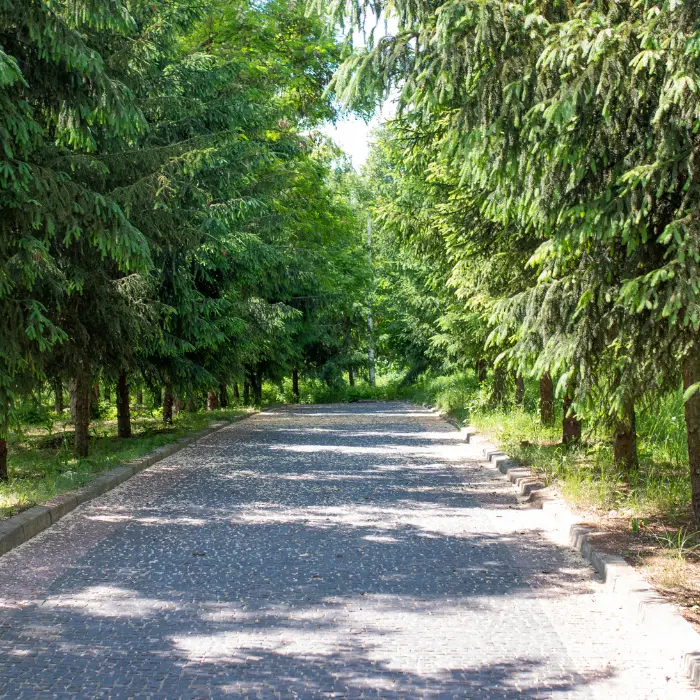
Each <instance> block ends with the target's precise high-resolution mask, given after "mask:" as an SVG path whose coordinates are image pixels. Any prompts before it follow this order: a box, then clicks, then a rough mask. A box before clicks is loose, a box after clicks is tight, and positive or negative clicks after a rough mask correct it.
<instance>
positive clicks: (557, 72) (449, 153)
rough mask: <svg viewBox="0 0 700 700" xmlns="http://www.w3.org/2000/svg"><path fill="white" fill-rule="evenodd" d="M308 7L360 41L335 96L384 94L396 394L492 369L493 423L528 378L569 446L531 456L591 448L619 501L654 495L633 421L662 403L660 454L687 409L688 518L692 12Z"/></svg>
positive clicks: (555, 6) (385, 315) (585, 6)
mask: <svg viewBox="0 0 700 700" xmlns="http://www.w3.org/2000/svg"><path fill="white" fill-rule="evenodd" d="M316 6H317V7H323V8H325V9H327V10H328V11H329V12H330V13H331V15H332V16H333V18H334V20H335V22H336V26H337V27H338V28H339V30H341V31H342V30H343V29H344V30H345V31H346V33H347V38H348V42H349V43H353V41H356V40H357V39H360V40H361V41H362V42H363V43H362V44H361V45H358V46H356V47H355V50H354V51H353V53H352V54H351V55H349V56H348V57H347V58H345V60H344V61H343V63H342V64H341V66H340V68H339V70H338V71H337V72H336V74H335V77H334V80H333V87H334V89H335V90H336V91H337V93H338V94H339V95H340V96H341V98H342V99H343V100H345V102H346V104H349V105H354V106H356V107H357V108H364V107H365V106H366V105H367V104H373V103H376V102H379V101H381V100H383V99H386V98H387V97H388V96H389V95H391V94H398V101H399V110H398V116H397V117H396V119H394V120H392V121H391V122H390V123H388V124H387V125H386V127H385V128H384V129H383V130H382V131H381V133H379V134H378V135H377V144H376V146H375V149H374V153H373V154H372V157H371V160H370V163H369V166H368V168H367V173H366V175H367V186H368V187H369V188H370V189H371V190H372V192H373V197H374V202H375V205H374V215H375V219H376V221H377V223H378V226H377V232H376V236H375V239H376V242H377V248H378V249H377V251H376V254H375V261H376V264H377V266H378V270H379V275H378V276H379V280H378V283H377V288H376V300H375V309H376V316H377V318H378V320H379V321H380V322H379V324H378V332H379V334H380V337H382V344H383V351H384V352H385V357H393V358H395V359H396V360H397V361H398V362H403V363H405V364H407V366H408V367H409V368H410V369H411V374H410V375H409V376H408V377H407V379H408V380H410V379H412V378H413V377H415V376H418V375H420V373H421V372H423V371H425V370H426V369H427V368H428V367H432V368H433V369H434V371H436V372H438V373H439V372H442V373H450V372H454V371H464V370H466V369H467V368H473V369H474V370H475V371H476V372H477V374H478V375H480V378H481V379H482V380H485V379H486V376H487V374H489V373H490V372H491V373H492V377H493V379H492V381H491V395H490V398H489V401H490V405H491V408H492V409H494V410H496V409H497V408H498V407H499V406H507V405H508V402H509V401H511V392H515V391H517V393H518V401H517V402H516V403H518V404H520V403H521V402H522V394H523V390H524V384H525V383H527V381H528V380H538V381H539V387H540V396H539V405H540V422H541V423H542V424H543V425H545V426H551V425H553V423H554V421H555V420H557V415H556V412H555V411H554V410H553V409H554V408H556V407H557V406H559V407H560V408H559V417H560V420H561V426H560V428H559V429H558V430H557V433H558V435H559V440H558V442H561V443H563V444H564V446H565V447H566V449H570V450H572V452H571V453H567V452H566V450H565V449H562V448H561V447H560V448H556V449H554V448H553V449H552V451H551V452H552V459H551V460H550V461H556V460H558V459H559V456H558V455H562V454H569V455H570V456H568V457H566V458H565V459H564V462H565V463H566V464H570V465H573V464H575V463H576V462H577V458H576V457H574V456H573V455H574V453H577V452H579V451H580V449H581V448H579V447H577V445H578V444H579V443H580V442H581V440H582V439H584V440H585V439H586V433H587V434H588V435H605V436H606V437H607V438H608V440H607V441H605V442H604V443H603V444H608V445H611V446H612V447H610V448H608V447H605V448H604V450H606V451H607V450H608V449H611V450H612V462H613V463H614V465H615V467H614V468H615V470H616V471H617V472H619V473H620V474H621V475H622V476H623V482H624V484H625V487H624V488H628V489H631V490H633V491H639V489H642V490H644V489H647V490H655V489H663V488H664V486H663V485H662V483H661V481H660V480H659V479H658V478H657V476H656V471H654V470H652V471H651V472H650V471H649V470H648V469H647V468H646V467H645V466H644V465H645V464H647V463H646V462H645V460H644V454H643V453H644V451H645V450H646V449H647V447H646V443H641V444H640V442H639V441H638V436H642V435H643V433H644V432H645V431H646V430H647V426H646V421H647V419H646V418H644V417H643V414H644V413H645V408H646V407H653V408H651V409H649V415H654V414H656V415H658V413H659V412H671V410H672V409H673V411H672V417H673V418H674V419H675V421H676V422H673V423H672V422H671V420H670V416H669V420H666V419H664V421H663V423H662V425H663V430H667V431H670V432H667V434H666V435H667V437H666V440H667V442H669V443H674V444H677V443H678V441H677V440H676V439H675V437H671V435H673V436H675V435H676V433H677V430H678V428H677V420H678V419H679V418H680V414H679V413H678V410H679V407H680V404H681V402H682V400H685V403H684V407H683V410H684V416H683V417H684V422H685V426H684V430H685V445H686V446H687V457H686V459H685V461H684V463H685V470H686V475H687V476H689V477H690V478H689V479H687V476H686V479H687V480H688V481H689V482H690V491H689V492H690V494H691V501H692V508H693V511H694V514H695V516H696V517H700V393H698V387H699V386H700V343H699V342H698V330H699V327H700V307H699V306H698V301H699V300H700V275H699V274H698V272H699V271H700V225H699V222H700V219H699V218H698V211H700V180H699V179H698V177H697V171H698V163H697V157H698V153H700V128H699V126H700V100H699V97H700V90H699V89H698V86H700V29H699V28H700V4H698V3H697V2H691V1H690V0H617V1H616V2H610V1H609V0H589V1H587V2H583V1H581V2H579V1H577V0H574V1H572V2H561V0H515V1H514V2H501V0H439V1H438V2H437V3H420V2H418V3H415V2H406V1H405V0H396V1H395V2H386V3H384V2H381V0H380V1H379V2H371V3H370V2H367V1H366V0H327V2H323V0H319V2H318V3H317V4H316ZM359 30H364V31H359ZM380 354H381V353H380ZM514 380H515V381H516V382H517V384H518V389H517V390H516V389H515V387H512V386H511V388H510V389H509V384H512V383H513V381H514ZM548 430H549V428H548ZM550 437H552V438H553V437H554V432H552V433H551V435H550ZM662 442H663V440H662ZM557 450H558V452H557ZM531 456H534V455H531ZM603 461H604V462H605V463H607V461H606V460H603ZM601 464H602V462H601ZM688 467H689V469H688ZM552 468H553V467H552ZM562 468H567V469H568V468H569V467H562ZM571 469H575V467H574V466H571ZM586 469H587V467H586ZM599 471H600V469H599ZM581 474H582V477H581V478H582V479H583V478H584V476H583V475H584V474H585V469H583V468H582V472H581ZM682 493H683V494H685V495H687V493H688V492H687V491H686V490H684V489H683V490H682ZM669 498H671V497H670V496H669ZM680 498H681V496H680V495H679V494H676V495H674V496H673V497H672V500H674V502H677V501H678V500H679V499H680Z"/></svg>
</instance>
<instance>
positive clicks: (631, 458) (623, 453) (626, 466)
mask: <svg viewBox="0 0 700 700" xmlns="http://www.w3.org/2000/svg"><path fill="white" fill-rule="evenodd" d="M614 454H615V464H616V466H618V467H619V468H620V469H622V470H623V471H625V472H627V473H629V472H631V471H634V470H635V469H636V468H637V466H638V464H639V461H638V459H637V417H636V415H635V412H634V401H633V400H628V401H627V402H626V403H625V407H624V413H623V416H622V418H621V419H620V420H618V422H617V425H616V426H615V443H614Z"/></svg>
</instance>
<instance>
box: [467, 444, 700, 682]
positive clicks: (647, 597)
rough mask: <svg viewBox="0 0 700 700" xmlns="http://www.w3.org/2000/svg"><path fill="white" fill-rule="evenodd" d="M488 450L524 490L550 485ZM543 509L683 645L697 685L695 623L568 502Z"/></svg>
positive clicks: (699, 648)
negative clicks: (602, 545) (600, 545)
mask: <svg viewBox="0 0 700 700" xmlns="http://www.w3.org/2000/svg"><path fill="white" fill-rule="evenodd" d="M473 439H474V436H473V434H470V440H473ZM477 439H478V437H477ZM482 454H483V456H484V457H485V459H486V460H487V462H485V463H484V462H479V464H481V466H484V467H496V468H497V469H498V470H499V471H500V472H502V473H504V474H506V476H507V477H508V479H509V480H510V481H511V482H513V483H514V484H515V485H516V486H517V487H518V488H519V490H520V491H521V492H526V493H531V492H532V491H533V490H536V489H540V488H544V484H542V483H541V482H538V481H537V480H536V479H535V478H533V477H532V476H531V474H530V472H529V470H527V469H518V468H508V466H507V464H508V456H507V455H506V454H504V453H503V452H500V451H499V450H496V449H494V448H493V446H492V445H489V444H488V443H486V444H485V446H484V447H483V449H482ZM542 509H543V510H544V511H545V512H547V514H548V515H549V517H550V518H551V521H552V524H553V525H554V528H555V529H556V530H558V531H559V532H560V533H567V534H568V538H567V539H568V543H569V546H570V547H571V548H572V549H575V550H577V551H578V552H580V553H581V555H582V556H583V558H584V559H586V560H587V561H588V562H589V563H590V564H591V565H592V566H593V568H594V570H595V571H596V572H597V573H598V575H599V576H600V577H601V579H602V580H603V582H604V584H605V587H606V589H607V590H608V591H609V592H610V593H615V594H617V595H619V596H620V600H621V602H622V603H623V605H624V606H625V607H627V608H629V611H630V614H632V615H633V616H634V618H635V619H636V621H637V623H638V624H644V625H647V626H649V627H651V628H653V629H654V631H658V634H663V635H664V636H666V637H667V638H668V639H669V640H672V642H671V643H673V644H674V645H675V648H678V649H683V652H682V653H681V654H679V657H678V658H679V659H683V664H682V665H683V673H684V674H685V676H686V678H688V679H689V680H690V681H691V683H692V684H693V685H694V686H696V687H697V686H700V635H698V633H697V632H696V631H695V629H694V628H693V627H692V625H691V624H690V623H689V622H687V621H686V620H685V619H684V618H683V617H682V616H681V614H680V613H679V612H678V611H677V610H676V608H675V607H674V606H673V605H671V604H670V603H668V602H666V600H665V599H664V598H663V597H662V596H661V595H660V594H659V593H658V591H657V590H656V589H655V588H654V587H653V586H651V585H650V584H649V583H647V581H646V580H645V579H644V577H643V576H642V575H641V574H640V573H638V572H637V571H636V570H635V569H634V568H632V567H631V566H630V565H629V564H628V563H627V562H626V561H625V560H624V559H623V558H622V557H620V556H616V555H613V554H607V553H605V552H601V551H600V550H598V549H596V548H595V546H594V544H595V538H594V535H595V532H594V531H593V530H591V529H590V528H586V527H583V526H582V525H580V524H579V523H577V522H576V517H575V516H574V514H573V513H572V512H571V510H570V509H569V508H568V506H567V505H566V504H565V503H562V502H545V503H543V504H542ZM687 649H692V650H693V651H687Z"/></svg>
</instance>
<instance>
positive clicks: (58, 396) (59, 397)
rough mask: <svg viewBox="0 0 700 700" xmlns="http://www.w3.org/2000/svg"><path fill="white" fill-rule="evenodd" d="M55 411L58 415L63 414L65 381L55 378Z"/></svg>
mask: <svg viewBox="0 0 700 700" xmlns="http://www.w3.org/2000/svg"><path fill="white" fill-rule="evenodd" d="M53 394H54V410H55V411H56V413H58V414H61V413H63V380H62V379H61V378H60V377H55V378H54V380H53Z"/></svg>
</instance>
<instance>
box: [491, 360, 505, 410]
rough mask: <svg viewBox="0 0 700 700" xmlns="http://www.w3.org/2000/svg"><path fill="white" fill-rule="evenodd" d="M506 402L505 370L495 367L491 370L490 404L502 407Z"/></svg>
mask: <svg viewBox="0 0 700 700" xmlns="http://www.w3.org/2000/svg"><path fill="white" fill-rule="evenodd" d="M505 400H506V368H505V367H504V366H503V365H502V364H499V365H496V367H494V369H493V391H492V392H491V404H492V405H493V406H503V404H504V403H505Z"/></svg>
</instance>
